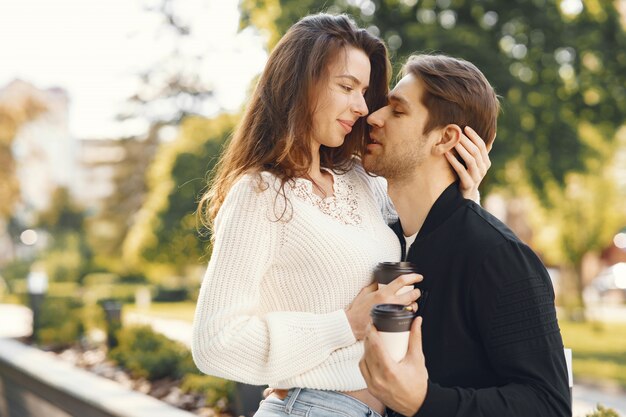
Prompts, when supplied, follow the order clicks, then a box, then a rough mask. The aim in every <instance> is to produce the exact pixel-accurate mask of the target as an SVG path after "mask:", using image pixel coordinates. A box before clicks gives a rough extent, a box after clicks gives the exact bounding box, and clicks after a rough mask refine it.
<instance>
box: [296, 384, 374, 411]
mask: <svg viewBox="0 0 626 417" xmlns="http://www.w3.org/2000/svg"><path fill="white" fill-rule="evenodd" d="M284 401H285V411H286V412H287V413H291V410H292V408H293V406H294V404H295V403H296V402H298V403H301V404H305V405H310V406H315V407H321V408H326V409H329V410H335V411H338V412H341V413H345V414H347V415H354V416H357V415H358V416H372V417H383V416H381V415H380V414H379V413H377V412H376V411H374V410H372V409H371V408H370V407H368V406H367V404H365V403H363V402H362V401H359V400H357V399H356V398H354V397H351V396H349V395H347V394H343V393H341V392H336V391H321V390H314V389H308V388H292V389H290V390H289V393H288V394H287V397H285V400H284Z"/></svg>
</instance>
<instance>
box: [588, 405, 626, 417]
mask: <svg viewBox="0 0 626 417" xmlns="http://www.w3.org/2000/svg"><path fill="white" fill-rule="evenodd" d="M585 417H619V414H617V411H615V410H613V409H612V408H604V407H603V406H601V405H600V404H598V405H597V408H596V409H595V410H594V411H593V412H592V413H591V414H587V415H586V416H585Z"/></svg>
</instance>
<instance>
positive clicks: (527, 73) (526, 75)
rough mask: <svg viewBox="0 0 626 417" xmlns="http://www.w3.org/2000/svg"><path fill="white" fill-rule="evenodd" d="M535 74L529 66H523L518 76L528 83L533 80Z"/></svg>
mask: <svg viewBox="0 0 626 417" xmlns="http://www.w3.org/2000/svg"><path fill="white" fill-rule="evenodd" d="M533 74H534V73H533V70H531V69H530V68H528V67H523V68H522V69H520V71H519V74H518V77H519V79H520V80H522V81H524V82H525V83H528V82H530V81H532V79H533Z"/></svg>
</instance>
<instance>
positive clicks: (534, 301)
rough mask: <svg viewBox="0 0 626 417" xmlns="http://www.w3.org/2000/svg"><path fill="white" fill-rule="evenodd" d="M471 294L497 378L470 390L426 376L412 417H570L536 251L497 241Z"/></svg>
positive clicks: (547, 284) (472, 312)
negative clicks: (493, 383)
mask: <svg viewBox="0 0 626 417" xmlns="http://www.w3.org/2000/svg"><path fill="white" fill-rule="evenodd" d="M468 300H469V301H468V302H469V303H470V304H469V306H470V307H469V309H468V311H469V313H468V314H469V316H470V317H469V319H470V320H471V321H472V322H473V325H474V328H476V329H477V331H478V334H479V336H480V338H481V341H482V344H483V346H484V348H485V351H486V355H487V357H488V358H489V361H490V364H491V366H492V367H493V369H494V371H495V372H496V374H497V375H498V376H499V377H500V379H501V381H502V384H500V385H499V386H493V387H484V388H480V389H469V388H462V387H443V386H441V385H438V384H436V383H434V382H432V381H429V383H428V391H427V394H426V400H425V402H424V404H423V406H422V408H421V409H420V410H419V412H418V413H417V414H416V415H415V416H416V417H430V416H437V417H466V416H467V417H469V416H472V417H478V416H481V417H501V416H507V417H528V416H555V417H556V416H558V417H561V416H562V417H565V416H571V398H570V392H569V385H568V377H567V367H566V362H565V356H564V351H563V341H562V339H561V333H560V330H559V326H558V322H557V317H556V310H555V307H554V291H553V289H552V284H551V281H550V277H549V275H548V272H547V271H546V269H545V267H544V266H543V264H542V263H541V261H540V260H539V259H538V258H537V257H536V255H535V254H534V253H533V252H532V251H531V250H530V249H529V248H528V247H527V246H525V245H523V244H521V243H516V242H505V243H503V244H501V245H500V246H499V247H497V248H496V249H495V250H494V251H492V252H491V253H490V255H489V256H488V257H487V259H486V260H485V261H484V263H483V264H482V267H481V268H479V269H478V271H477V274H476V276H475V277H474V279H473V281H472V285H471V288H470V294H468Z"/></svg>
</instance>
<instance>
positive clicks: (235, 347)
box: [192, 176, 356, 385]
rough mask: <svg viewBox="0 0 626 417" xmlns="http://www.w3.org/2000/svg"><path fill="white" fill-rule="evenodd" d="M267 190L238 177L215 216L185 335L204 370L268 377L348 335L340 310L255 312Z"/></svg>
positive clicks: (312, 361)
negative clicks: (189, 336)
mask: <svg viewBox="0 0 626 417" xmlns="http://www.w3.org/2000/svg"><path fill="white" fill-rule="evenodd" d="M270 188H271V187H270ZM274 197H275V196H272V192H271V190H266V191H258V190H257V187H256V180H254V179H253V178H251V177H249V176H248V177H244V178H243V179H241V180H240V181H239V182H238V183H236V184H235V185H234V186H233V188H232V189H231V191H230V192H229V193H228V196H227V198H226V200H225V201H224V204H223V205H222V207H221V208H220V211H219V213H218V216H217V218H216V221H215V228H214V233H215V240H214V247H213V252H212V255H211V260H210V262H209V265H208V269H207V271H206V274H205V277H204V281H203V283H202V287H201V290H200V295H199V298H198V303H197V307H196V313H195V318H194V324H193V336H192V354H193V358H194V361H195V363H196V365H197V366H198V368H199V369H200V370H201V371H203V372H205V373H207V374H211V375H215V376H219V377H222V378H227V379H231V380H235V381H240V382H244V383H248V384H254V385H264V384H272V382H274V381H280V380H284V379H287V378H290V377H293V376H296V375H299V374H301V373H303V372H305V371H307V370H309V369H311V368H314V367H315V366H316V365H318V364H320V363H322V362H323V361H324V360H326V359H327V358H328V356H329V355H330V354H331V353H332V352H333V351H335V350H336V349H339V348H342V347H346V346H349V345H351V344H353V343H355V342H356V339H355V338H354V335H353V333H352V330H351V328H350V324H349V323H348V320H347V317H346V315H345V312H344V311H343V310H338V311H334V312H331V313H327V314H313V313H307V312H290V311H276V312H269V313H262V312H261V311H260V307H259V306H260V293H261V290H260V289H261V285H263V278H264V276H265V275H266V273H267V272H268V270H269V268H270V266H271V265H272V263H273V260H274V257H275V256H276V253H277V246H278V243H279V242H278V239H279V227H280V223H279V222H277V221H272V220H271V216H270V213H272V210H273V209H272V207H273V205H272V204H273V202H274ZM286 291H287V292H288V289H287V290H286ZM284 296H285V297H289V294H288V293H285V294H284Z"/></svg>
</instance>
